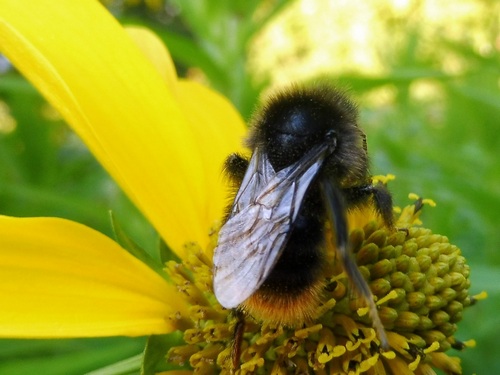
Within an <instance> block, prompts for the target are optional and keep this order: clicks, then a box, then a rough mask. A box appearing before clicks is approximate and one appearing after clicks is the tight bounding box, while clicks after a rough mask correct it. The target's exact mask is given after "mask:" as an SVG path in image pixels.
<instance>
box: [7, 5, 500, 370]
mask: <svg viewBox="0 0 500 375" xmlns="http://www.w3.org/2000/svg"><path fill="white" fill-rule="evenodd" d="M104 3H105V4H106V5H107V6H108V8H109V9H110V10H111V11H112V12H113V13H114V14H115V16H116V17H117V18H118V19H119V20H120V22H122V23H123V24H136V25H137V24H139V25H144V26H147V27H149V28H151V29H153V30H154V31H155V32H156V33H157V34H158V35H159V36H160V37H161V38H162V39H163V40H164V41H165V43H166V44H167V46H168V47H169V49H170V52H171V53H172V56H173V57H174V60H175V62H176V64H177V68H178V71H179V74H180V75H182V76H187V77H189V78H191V79H197V80H200V81H202V82H204V83H206V84H208V85H210V86H212V87H214V88H215V89H217V90H218V91H220V92H221V93H223V94H224V95H225V96H227V97H228V98H230V100H231V101H232V102H233V103H234V104H235V106H236V107H237V108H238V109H239V110H240V111H241V113H242V114H243V115H244V117H245V118H249V116H250V114H251V112H252V110H253V108H254V106H255V104H256V103H257V102H258V98H259V96H260V95H261V93H262V92H263V90H264V89H266V88H268V87H274V86H277V85H281V84H283V83H285V82H293V81H307V80H315V79H317V78H318V77H322V78H325V77H327V78H328V79H329V80H331V81H332V82H336V83H337V84H339V85H340V86H343V87H348V88H350V89H351V91H352V95H353V96H354V97H355V99H356V100H357V101H358V103H359V104H360V117H361V119H360V122H361V124H362V126H363V128H364V129H365V131H366V133H367V136H368V142H369V148H370V152H371V156H372V165H373V172H374V173H376V174H379V173H384V174H385V173H394V174H396V176H397V179H396V181H394V182H392V183H391V185H390V188H391V190H392V191H393V193H394V196H395V201H396V203H397V204H399V205H404V204H406V203H407V202H408V200H407V194H408V193H409V192H415V193H417V194H419V195H421V196H424V197H426V198H432V199H434V200H435V201H437V203H438V206H437V207H436V208H433V209H431V208H427V209H426V211H425V213H424V215H423V220H424V224H425V225H426V226H428V227H431V228H432V229H433V230H434V231H435V232H439V233H442V234H446V235H447V236H448V237H449V238H450V239H451V241H452V242H453V243H456V244H457V245H458V246H459V247H461V249H462V251H463V253H464V254H465V255H466V256H467V258H468V260H469V262H470V264H471V268H472V276H471V278H472V292H473V293H476V292H479V291H481V290H487V291H488V293H489V295H490V297H489V298H488V299H487V300H485V301H481V302H480V303H479V304H478V305H477V306H475V307H474V308H470V309H468V310H467V311H466V313H465V315H464V321H463V322H462V323H461V324H460V328H459V331H458V335H457V337H458V338H459V339H463V340H466V339H469V338H474V339H476V341H477V347H476V348H473V349H468V350H466V351H465V352H464V353H458V354H459V355H460V357H461V358H462V362H463V368H464V373H465V374H469V373H473V372H476V373H483V374H491V373H500V364H499V363H498V360H497V358H496V357H497V353H498V352H499V351H500V344H499V343H498V339H497V338H496V333H497V332H498V329H497V327H498V326H499V325H500V322H499V321H498V320H499V318H498V314H497V313H496V312H497V311H498V309H499V308H500V287H499V285H500V251H499V249H500V232H499V231H498V225H499V223H500V220H499V219H498V218H497V216H498V212H500V168H499V166H498V156H499V151H498V150H500V137H499V136H498V134H499V133H500V91H499V84H500V73H499V72H500V70H499V66H500V64H499V63H500V61H499V53H498V52H499V49H500V26H499V18H498V14H500V3H499V2H498V1H486V0H467V1H466V0H460V1H455V2H453V3H449V2H448V3H446V2H444V1H442V0H441V1H417V2H410V1H396V0H395V1H393V2H384V3H382V2H375V1H369V0H366V1H362V2H356V3H354V2H353V4H351V3H349V2H343V1H340V2H327V1H321V0H316V1H313V0H310V1H307V0H302V1H285V0H263V1H261V2H252V1H245V0H237V1H220V2H218V1H210V0H183V1H180V0H179V1H176V2H174V1H163V0H149V1H148V0H144V1H139V0H136V1H118V0H114V1H111V0H108V1H104ZM2 71H3V73H2V74H1V75H0V165H1V167H0V213H1V214H6V215H14V216H59V217H66V218H69V219H72V220H75V221H78V222H81V223H84V224H86V225H89V226H91V227H93V228H96V229H98V230H100V231H101V232H103V233H106V234H108V235H112V229H111V225H110V223H109V216H108V212H107V211H108V210H109V209H112V210H113V212H114V215H115V217H116V218H117V220H118V222H119V223H120V225H121V226H122V227H123V229H124V231H125V232H126V233H128V234H129V235H130V236H131V237H132V238H134V240H136V241H137V242H138V243H139V244H140V245H141V246H142V247H143V248H145V249H147V250H149V251H151V252H152V251H153V249H154V248H155V247H156V246H157V239H156V236H155V235H154V230H153V229H152V228H151V227H150V226H149V225H148V223H147V222H146V221H145V220H144V219H143V218H142V216H141V215H140V213H139V212H138V211H137V210H136V209H135V208H134V207H133V206H132V205H131V204H130V202H129V201H128V200H127V199H126V197H125V196H124V195H123V194H122V193H121V191H120V190H119V188H118V187H117V186H116V184H115V183H114V182H113V181H111V180H110V179H109V177H108V176H107V175H106V173H105V172H104V171H103V170H102V168H101V167H100V166H99V165H98V164H97V162H96V161H95V160H94V159H93V157H92V156H91V155H90V154H89V153H88V151H87V149H86V148H85V147H84V146H83V145H82V144H81V143H80V141H79V140H78V139H77V138H76V137H75V136H74V135H73V134H72V133H71V132H70V131H69V130H68V128H67V127H66V126H65V125H64V123H63V122H62V121H61V120H60V119H59V118H58V116H57V114H56V113H53V110H52V109H51V108H50V107H49V106H48V105H47V104H46V102H45V101H44V100H43V99H42V98H41V97H40V95H39V94H38V93H37V92H36V91H35V90H34V89H33V88H32V87H31V86H30V85H29V84H28V83H26V82H25V81H24V80H23V79H22V78H21V77H20V76H19V75H18V74H17V73H16V72H15V71H14V70H12V69H9V66H8V64H6V63H5V61H4V60H0V72H2ZM478 321H480V322H481V324H477V323H476V322H478ZM143 346H144V340H137V339H128V338H127V339H119V338H114V339H103V340H97V339H92V340H88V339H85V340H54V341H46V340H43V341H21V340H7V341H3V342H0V353H1V354H0V373H2V374H3V373H9V374H27V373H33V372H35V371H38V372H40V373H51V374H58V373H61V374H63V373H64V374H71V373H75V374H77V373H83V372H85V371H89V370H92V369H96V368H99V367H101V366H105V365H106V364H111V363H113V362H114V361H117V360H120V359H125V358H127V357H130V356H133V355H134V354H138V353H140V351H141V348H143ZM94 359H95V361H93V360H94ZM40 369H46V371H45V370H40ZM113 371H114V373H125V372H123V371H122V370H116V368H115V370H113ZM120 371H122V372H120ZM109 373H113V372H109Z"/></svg>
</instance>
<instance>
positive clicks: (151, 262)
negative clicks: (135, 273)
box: [109, 211, 168, 280]
mask: <svg viewBox="0 0 500 375" xmlns="http://www.w3.org/2000/svg"><path fill="white" fill-rule="evenodd" d="M109 216H110V219H111V225H112V226H113V232H114V234H115V237H116V241H117V242H118V243H119V244H120V245H121V246H122V247H123V248H124V249H125V250H127V251H128V252H129V253H130V254H132V255H133V256H135V257H136V258H137V259H139V260H140V261H141V262H143V263H144V264H146V265H148V266H149V267H150V268H151V269H152V270H154V271H155V272H156V273H158V274H159V275H160V276H161V277H163V278H165V279H166V280H168V276H167V274H166V273H165V272H164V271H163V265H162V264H161V263H159V262H158V261H156V260H155V259H154V258H153V257H152V256H151V255H149V253H148V252H147V251H145V250H144V249H143V248H142V247H140V246H139V245H138V244H137V243H135V242H134V240H132V239H131V238H130V237H128V236H127V234H126V233H125V232H124V231H123V229H122V227H121V226H120V225H119V224H118V221H117V220H116V219H115V217H114V215H113V213H112V212H111V211H110V212H109Z"/></svg>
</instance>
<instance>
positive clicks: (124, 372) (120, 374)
mask: <svg viewBox="0 0 500 375" xmlns="http://www.w3.org/2000/svg"><path fill="white" fill-rule="evenodd" d="M141 361H142V354H138V355H135V356H133V357H130V358H127V359H124V360H123V361H120V362H116V363H113V364H112V365H109V366H105V367H102V368H100V369H98V370H94V371H91V372H88V373H87V374H86V375H128V374H137V372H138V371H139V370H140V368H141Z"/></svg>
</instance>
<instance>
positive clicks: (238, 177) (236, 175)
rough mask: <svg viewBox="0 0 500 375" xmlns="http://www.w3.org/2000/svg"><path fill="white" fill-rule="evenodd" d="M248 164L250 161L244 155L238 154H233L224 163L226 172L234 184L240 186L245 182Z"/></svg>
mask: <svg viewBox="0 0 500 375" xmlns="http://www.w3.org/2000/svg"><path fill="white" fill-rule="evenodd" d="M248 164H249V161H248V159H247V158H245V157H243V156H242V155H240V154H236V153H235V154H231V155H229V156H228V157H227V159H226V161H225V162H224V172H225V173H226V175H227V176H229V178H230V179H231V181H232V182H233V183H234V184H236V185H238V186H239V185H240V184H241V182H242V181H243V177H245V172H246V170H247V168H248Z"/></svg>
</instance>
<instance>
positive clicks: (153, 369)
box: [141, 333, 183, 375]
mask: <svg viewBox="0 0 500 375" xmlns="http://www.w3.org/2000/svg"><path fill="white" fill-rule="evenodd" d="M182 343H183V341H182V334H181V333H173V334H168V335H153V336H149V338H148V341H147V343H146V348H145V349H144V360H143V363H142V367H141V375H154V374H156V373H157V372H160V371H166V370H171V369H174V368H178V366H174V365H172V364H170V363H168V362H167V360H166V355H167V352H168V350H169V349H170V348H171V347H172V346H175V345H180V344H182Z"/></svg>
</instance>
